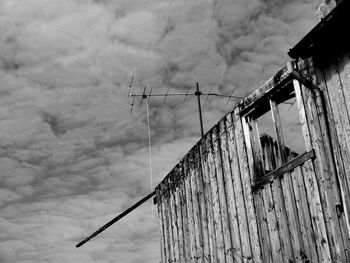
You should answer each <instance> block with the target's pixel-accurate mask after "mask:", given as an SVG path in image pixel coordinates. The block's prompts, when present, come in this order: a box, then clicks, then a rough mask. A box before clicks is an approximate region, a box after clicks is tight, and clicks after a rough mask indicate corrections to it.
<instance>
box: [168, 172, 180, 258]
mask: <svg viewBox="0 0 350 263" xmlns="http://www.w3.org/2000/svg"><path fill="white" fill-rule="evenodd" d="M170 175H171V176H169V192H170V196H169V203H170V214H171V228H172V236H173V242H172V246H173V250H174V261H173V262H180V252H179V238H178V236H179V235H178V226H177V213H176V209H175V196H174V194H175V184H174V179H175V178H174V172H173V171H172V172H171V173H170Z"/></svg>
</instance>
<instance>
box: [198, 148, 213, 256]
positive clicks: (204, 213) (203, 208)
mask: <svg viewBox="0 0 350 263" xmlns="http://www.w3.org/2000/svg"><path fill="white" fill-rule="evenodd" d="M197 151H198V158H199V159H198V161H197V162H196V165H197V166H196V167H197V169H198V176H197V177H196V178H197V182H196V183H197V189H198V202H199V208H200V217H201V223H202V225H201V232H202V238H203V259H204V260H203V261H204V262H213V261H212V260H211V253H210V245H209V243H210V242H211V241H210V240H209V233H210V231H209V228H208V225H209V222H208V213H209V212H208V210H209V208H208V207H207V204H206V194H205V188H204V179H203V174H204V173H205V171H204V168H203V162H204V159H205V158H204V156H203V152H202V150H201V143H200V144H199V145H197Z"/></svg>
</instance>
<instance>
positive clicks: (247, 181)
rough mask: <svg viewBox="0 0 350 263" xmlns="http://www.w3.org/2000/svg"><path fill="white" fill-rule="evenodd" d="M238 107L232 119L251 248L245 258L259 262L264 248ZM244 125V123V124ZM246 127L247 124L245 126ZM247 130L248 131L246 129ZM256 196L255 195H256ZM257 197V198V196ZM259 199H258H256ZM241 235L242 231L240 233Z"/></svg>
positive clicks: (251, 171) (252, 176)
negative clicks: (250, 254) (249, 254)
mask: <svg viewBox="0 0 350 263" xmlns="http://www.w3.org/2000/svg"><path fill="white" fill-rule="evenodd" d="M239 110H240V108H239V107H236V108H235V110H234V115H233V119H234V120H235V121H234V122H235V127H236V128H235V138H236V142H237V151H238V156H240V159H239V166H240V171H241V180H242V189H243V194H244V200H245V203H246V213H247V219H248V222H247V224H248V229H249V238H250V245H251V248H252V256H253V257H252V258H247V260H252V261H254V262H261V261H262V253H264V251H262V250H263V249H264V247H263V246H264V244H263V243H262V244H260V241H259V233H261V232H262V231H259V232H258V223H257V218H256V215H257V214H256V211H255V210H256V209H255V207H256V208H257V209H258V208H259V207H260V206H259V201H257V203H256V204H255V203H254V202H255V201H254V199H253V194H252V183H253V182H254V181H251V180H254V170H250V169H252V168H253V167H251V166H250V165H251V163H250V162H249V161H248V154H249V152H250V151H247V149H246V143H249V140H248V141H246V140H245V133H244V132H243V125H242V120H241V118H240V116H239ZM245 126H246V125H245ZM246 127H247V126H246ZM247 132H249V131H247ZM251 157H252V156H249V160H251ZM252 178H253V179H252ZM256 197H257V196H256ZM257 199H258V198H257ZM258 200H259V199H258ZM261 219H262V218H260V214H258V220H259V222H260V223H261ZM260 225H261V224H260ZM242 235H243V233H242Z"/></svg>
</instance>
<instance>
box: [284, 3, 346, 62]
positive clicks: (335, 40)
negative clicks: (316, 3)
mask: <svg viewBox="0 0 350 263" xmlns="http://www.w3.org/2000/svg"><path fill="white" fill-rule="evenodd" d="M349 28H350V1H349V0H343V1H341V2H340V3H339V4H338V5H337V6H336V7H335V8H334V9H333V10H332V11H331V12H330V13H329V14H328V15H327V16H326V17H325V18H323V19H322V20H321V22H319V23H318V24H317V25H316V26H315V27H314V28H313V29H312V30H311V31H310V32H309V33H308V34H307V35H306V36H305V37H304V38H303V39H302V40H301V41H300V42H299V43H298V44H296V45H295V47H293V48H292V49H290V51H289V52H288V55H289V56H290V57H291V58H293V59H298V58H308V57H311V56H319V57H321V56H324V57H329V56H331V54H334V52H340V51H341V50H343V49H344V47H346V46H347V47H348V46H349V43H350V33H349ZM332 56H333V55H332Z"/></svg>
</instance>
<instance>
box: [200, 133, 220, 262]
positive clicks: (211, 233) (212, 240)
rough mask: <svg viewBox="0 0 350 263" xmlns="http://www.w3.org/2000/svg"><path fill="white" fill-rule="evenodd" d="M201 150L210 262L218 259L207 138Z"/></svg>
mask: <svg viewBox="0 0 350 263" xmlns="http://www.w3.org/2000/svg"><path fill="white" fill-rule="evenodd" d="M200 151H201V156H202V158H201V161H202V163H201V165H202V172H203V187H204V197H205V203H206V207H207V216H208V238H209V251H210V262H218V261H217V258H218V256H217V245H216V243H217V241H216V234H215V233H216V230H215V228H216V226H215V223H214V211H213V207H214V206H213V197H212V192H211V187H210V177H211V174H210V173H209V155H208V147H207V139H205V140H202V143H201V144H200Z"/></svg>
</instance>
